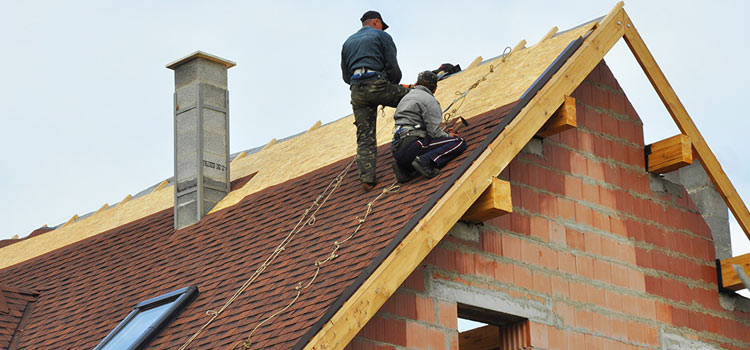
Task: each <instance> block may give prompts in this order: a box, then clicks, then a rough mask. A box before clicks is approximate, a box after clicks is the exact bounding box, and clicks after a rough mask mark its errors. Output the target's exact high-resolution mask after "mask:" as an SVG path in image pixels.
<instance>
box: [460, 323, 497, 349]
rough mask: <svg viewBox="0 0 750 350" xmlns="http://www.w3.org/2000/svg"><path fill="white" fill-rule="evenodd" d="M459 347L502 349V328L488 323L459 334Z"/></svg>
mask: <svg viewBox="0 0 750 350" xmlns="http://www.w3.org/2000/svg"><path fill="white" fill-rule="evenodd" d="M458 348H459V349H461V350H500V329H499V328H498V327H497V326H492V325H487V326H484V327H479V328H474V329H470V330H468V331H464V332H461V333H459V334H458Z"/></svg>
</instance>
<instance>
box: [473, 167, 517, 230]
mask: <svg viewBox="0 0 750 350" xmlns="http://www.w3.org/2000/svg"><path fill="white" fill-rule="evenodd" d="M512 212H513V202H512V200H511V196H510V182H508V181H503V180H500V179H498V178H496V177H493V178H492V182H491V183H490V186H489V187H487V189H486V190H484V192H482V195H480V196H479V198H477V200H476V201H475V202H474V204H472V206H471V207H470V208H469V210H467V211H466V213H464V216H463V217H461V220H464V221H469V222H482V221H486V220H489V219H492V218H494V217H498V216H500V215H505V214H508V213H512Z"/></svg>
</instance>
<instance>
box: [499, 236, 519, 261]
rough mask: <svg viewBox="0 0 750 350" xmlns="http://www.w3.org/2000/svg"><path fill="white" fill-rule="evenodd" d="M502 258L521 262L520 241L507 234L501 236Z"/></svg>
mask: <svg viewBox="0 0 750 350" xmlns="http://www.w3.org/2000/svg"><path fill="white" fill-rule="evenodd" d="M502 241H503V256H504V257H506V258H509V259H514V260H518V261H520V260H521V240H520V239H518V237H514V236H511V235H508V234H505V235H503V237H502Z"/></svg>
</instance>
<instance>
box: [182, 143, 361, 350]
mask: <svg viewBox="0 0 750 350" xmlns="http://www.w3.org/2000/svg"><path fill="white" fill-rule="evenodd" d="M355 160H356V158H355ZM355 160H352V161H351V162H350V163H349V165H347V166H346V168H344V170H342V171H341V172H340V173H339V174H338V175H337V176H336V177H335V178H334V179H333V180H331V182H330V183H328V186H327V187H326V188H325V189H324V190H323V193H321V194H320V195H319V196H318V197H317V198H316V199H315V201H314V202H313V203H312V204H311V205H310V207H309V208H307V209H306V210H305V212H304V213H303V215H302V217H300V219H299V221H297V224H296V225H295V226H294V228H293V229H292V230H291V231H290V232H289V233H288V234H287V236H286V237H285V238H284V239H283V240H282V241H281V242H280V243H279V244H278V245H277V246H276V249H274V251H273V253H271V255H270V256H269V257H268V258H266V260H265V261H264V262H263V263H262V264H261V265H260V266H259V267H258V268H257V269H256V270H255V272H254V273H253V275H252V276H250V278H248V279H247V280H246V281H245V283H244V284H242V286H241V287H240V288H239V289H237V291H236V292H235V293H234V295H232V297H231V298H229V300H227V302H226V303H224V305H223V306H222V307H221V308H220V309H219V310H216V311H214V310H208V311H206V314H207V315H209V316H211V318H210V319H209V320H208V321H207V322H206V323H205V324H203V326H201V327H200V328H199V329H198V331H196V332H195V333H194V334H193V335H192V336H191V337H190V338H189V339H188V340H187V341H186V342H185V344H183V345H182V346H181V347H180V348H179V349H180V350H185V349H187V348H188V346H190V344H191V343H192V342H193V341H194V340H195V339H196V338H198V336H199V335H200V334H201V333H202V332H203V331H204V330H205V329H206V328H207V327H208V326H209V325H210V324H211V323H213V321H214V320H216V319H217V318H219V316H220V315H221V314H222V313H223V312H224V311H225V310H226V309H227V308H229V306H231V305H232V303H234V301H235V300H237V298H239V297H240V295H242V293H243V292H244V291H245V290H247V288H248V287H250V285H252V283H253V282H254V281H255V280H256V279H258V277H259V276H260V275H261V274H262V273H263V272H265V271H266V269H267V268H268V266H270V265H271V264H272V263H273V262H274V260H276V258H277V257H278V256H279V255H280V254H281V253H282V252H283V251H284V250H285V249H286V246H287V245H288V244H289V242H291V241H292V240H293V239H294V237H296V236H297V234H298V233H299V232H300V231H301V230H302V228H303V227H304V226H306V225H312V224H314V223H315V214H316V213H317V212H318V210H320V208H321V207H323V205H324V204H325V203H326V201H328V198H330V197H331V195H332V194H333V193H334V192H335V191H336V189H337V188H338V187H339V186H340V185H341V182H342V181H343V180H344V177H345V176H346V174H347V173H348V172H349V169H351V167H352V165H353V164H354V163H355Z"/></svg>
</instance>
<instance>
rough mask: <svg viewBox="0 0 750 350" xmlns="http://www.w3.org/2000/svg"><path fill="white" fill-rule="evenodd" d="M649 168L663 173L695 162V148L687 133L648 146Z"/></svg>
mask: <svg viewBox="0 0 750 350" xmlns="http://www.w3.org/2000/svg"><path fill="white" fill-rule="evenodd" d="M646 156H647V161H646V165H647V170H648V172H649V173H654V174H662V173H668V172H670V171H673V170H677V169H679V168H682V167H684V166H686V165H690V164H693V148H692V146H691V142H690V138H689V137H688V136H687V135H682V134H679V135H675V136H672V137H670V138H668V139H664V140H661V141H658V142H654V143H652V144H650V145H648V146H646Z"/></svg>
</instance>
